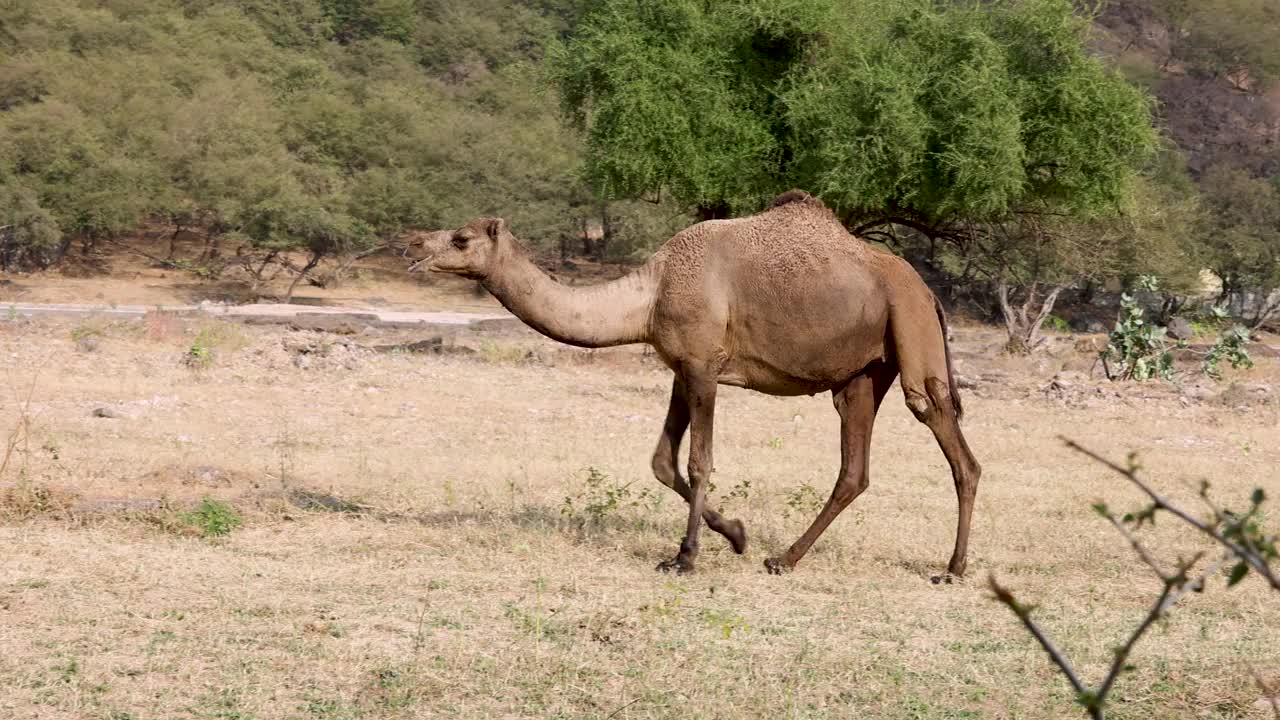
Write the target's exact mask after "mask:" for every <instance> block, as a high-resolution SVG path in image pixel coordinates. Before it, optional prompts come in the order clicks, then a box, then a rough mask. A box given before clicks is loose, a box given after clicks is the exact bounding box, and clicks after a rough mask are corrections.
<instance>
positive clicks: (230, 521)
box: [178, 497, 244, 538]
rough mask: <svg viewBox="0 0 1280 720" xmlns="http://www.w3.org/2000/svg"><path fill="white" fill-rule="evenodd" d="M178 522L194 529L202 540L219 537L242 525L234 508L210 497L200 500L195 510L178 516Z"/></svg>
mask: <svg viewBox="0 0 1280 720" xmlns="http://www.w3.org/2000/svg"><path fill="white" fill-rule="evenodd" d="M178 521H179V522H181V523H182V524H184V525H187V526H189V527H192V528H195V529H196V530H198V531H199V532H200V537H204V538H214V537H221V536H223V535H226V534H228V533H230V532H231V531H232V530H235V529H236V528H238V527H240V526H241V525H243V524H244V518H243V517H242V516H241V515H240V513H238V512H236V509H235V508H234V507H232V506H230V505H228V504H227V503H224V502H222V501H221V500H217V499H214V498H211V497H205V498H204V499H202V500H201V501H200V504H199V505H198V506H196V509H194V510H192V511H190V512H185V513H182V514H180V515H179V516H178Z"/></svg>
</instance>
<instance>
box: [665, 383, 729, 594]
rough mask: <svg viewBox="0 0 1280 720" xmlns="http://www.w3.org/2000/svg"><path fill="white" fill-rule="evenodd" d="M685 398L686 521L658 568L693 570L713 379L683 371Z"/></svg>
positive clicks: (707, 468) (707, 473) (707, 474)
mask: <svg viewBox="0 0 1280 720" xmlns="http://www.w3.org/2000/svg"><path fill="white" fill-rule="evenodd" d="M682 382H683V384H684V389H685V399H686V400H687V401H688V404H689V490H690V494H691V497H690V498H689V523H688V525H687V526H686V529H685V533H684V541H683V542H681V543H680V551H679V552H678V553H676V556H675V558H673V559H671V560H666V561H664V562H662V563H660V564H659V565H658V569H659V570H675V571H676V572H677V573H688V572H693V564H694V560H696V559H697V557H698V530H699V529H700V528H701V527H702V513H703V511H704V510H705V509H706V505H707V482H708V481H709V480H710V479H711V468H712V460H711V436H712V433H713V430H714V427H713V426H714V424H715V422H714V421H715V414H716V380H715V376H714V375H711V374H709V373H707V374H701V373H699V374H695V373H688V372H686V373H685V374H684V377H683V378H682Z"/></svg>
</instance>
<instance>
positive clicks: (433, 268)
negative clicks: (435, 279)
mask: <svg viewBox="0 0 1280 720" xmlns="http://www.w3.org/2000/svg"><path fill="white" fill-rule="evenodd" d="M409 272H411V273H438V274H440V275H462V276H463V277H478V275H476V274H475V272H474V271H473V270H472V269H471V268H469V267H466V266H460V267H449V266H447V265H439V264H437V263H436V262H435V258H425V259H423V260H419V261H417V262H415V263H414V264H412V265H410V266H409Z"/></svg>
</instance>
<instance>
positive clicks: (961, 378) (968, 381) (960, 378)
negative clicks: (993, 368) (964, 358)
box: [956, 375, 978, 390]
mask: <svg viewBox="0 0 1280 720" xmlns="http://www.w3.org/2000/svg"><path fill="white" fill-rule="evenodd" d="M956 387H958V388H960V389H961V390H973V389H975V388H977V387H978V381H977V380H975V379H974V378H972V377H969V376H967V375H956Z"/></svg>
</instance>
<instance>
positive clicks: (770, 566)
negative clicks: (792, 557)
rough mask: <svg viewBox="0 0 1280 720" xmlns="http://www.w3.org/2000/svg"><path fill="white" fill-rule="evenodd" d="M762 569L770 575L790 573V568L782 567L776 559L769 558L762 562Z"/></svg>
mask: <svg viewBox="0 0 1280 720" xmlns="http://www.w3.org/2000/svg"><path fill="white" fill-rule="evenodd" d="M764 569H765V570H766V571H767V572H768V573H769V574H770V575H781V574H782V573H784V572H790V570H791V566H790V565H784V564H783V563H782V561H781V560H779V559H778V558H769V559H768V560H765V561H764Z"/></svg>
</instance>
